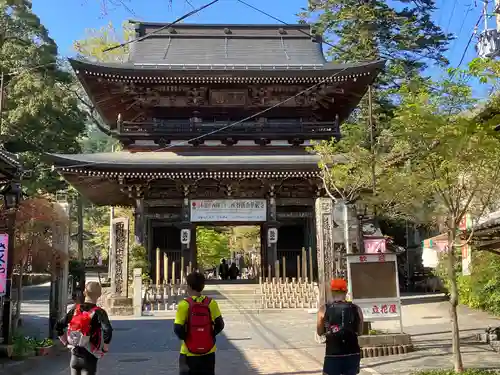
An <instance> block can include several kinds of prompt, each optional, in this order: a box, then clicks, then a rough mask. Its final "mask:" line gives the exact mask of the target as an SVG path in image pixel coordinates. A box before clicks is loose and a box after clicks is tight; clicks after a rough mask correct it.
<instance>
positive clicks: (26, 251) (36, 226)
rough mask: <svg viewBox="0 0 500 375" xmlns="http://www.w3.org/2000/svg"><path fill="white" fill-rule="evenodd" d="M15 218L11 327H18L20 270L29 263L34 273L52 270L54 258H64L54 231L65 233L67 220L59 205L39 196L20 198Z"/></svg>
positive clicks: (21, 274) (20, 289) (21, 297)
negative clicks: (15, 276)
mask: <svg viewBox="0 0 500 375" xmlns="http://www.w3.org/2000/svg"><path fill="white" fill-rule="evenodd" d="M5 213H6V212H3V213H2V214H5ZM15 220H16V222H15V251H14V267H15V269H17V270H18V272H17V281H16V283H17V301H16V304H17V305H16V315H15V317H14V323H13V326H14V327H17V326H18V322H19V319H20V317H21V305H22V300H23V295H22V289H23V288H22V279H23V273H24V272H25V271H26V269H27V266H28V264H29V265H30V266H31V268H32V269H33V270H34V271H35V272H36V271H38V272H43V271H47V270H49V271H52V270H53V268H52V267H53V265H54V263H55V262H56V260H57V257H61V256H62V257H65V254H63V253H62V250H61V249H60V248H57V244H56V242H55V241H54V239H55V238H54V234H56V233H58V234H60V233H67V228H68V219H67V216H66V214H65V213H64V211H63V210H62V209H61V208H60V207H58V206H57V205H55V204H54V203H53V202H51V201H50V200H48V199H46V198H43V197H39V198H30V199H26V200H23V201H22V202H21V203H20V205H19V207H18V209H17V211H16V215H15Z"/></svg>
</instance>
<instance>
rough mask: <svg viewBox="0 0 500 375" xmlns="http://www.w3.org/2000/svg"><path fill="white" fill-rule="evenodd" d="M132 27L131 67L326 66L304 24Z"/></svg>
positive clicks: (318, 41)
mask: <svg viewBox="0 0 500 375" xmlns="http://www.w3.org/2000/svg"><path fill="white" fill-rule="evenodd" d="M134 23H135V26H136V38H139V40H138V41H136V42H133V43H131V45H130V54H129V62H131V63H134V64H136V65H141V64H145V65H185V64H193V65H200V64H201V65H236V66H237V65H244V66H249V67H251V66H253V65H255V66H261V65H286V66H296V67H303V68H306V67H310V68H314V67H316V68H318V67H322V66H323V65H324V64H325V63H326V60H325V57H324V56H323V52H322V42H321V37H319V36H316V35H314V34H312V33H311V30H310V26H309V25H306V24H297V25H272V24H270V25H218V24H217V25H216V24H212V25H210V24H177V25H174V26H171V27H168V28H165V26H167V24H161V23H139V22H134ZM162 28H163V29H162ZM148 34H149V35H148ZM145 35H148V36H147V37H146V38H141V37H144V36H145ZM310 35H312V37H311V36H310Z"/></svg>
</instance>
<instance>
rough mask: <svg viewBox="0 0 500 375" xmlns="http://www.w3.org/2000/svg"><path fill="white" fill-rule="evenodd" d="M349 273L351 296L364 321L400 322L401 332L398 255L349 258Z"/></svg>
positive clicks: (354, 256)
mask: <svg viewBox="0 0 500 375" xmlns="http://www.w3.org/2000/svg"><path fill="white" fill-rule="evenodd" d="M347 273H348V279H349V295H350V296H351V298H352V302H353V303H355V304H356V305H358V306H359V307H360V308H361V310H362V311H363V317H364V319H365V321H368V322H374V321H380V320H399V321H400V325H401V332H402V331H403V326H402V317H401V299H400V295H399V281H398V267H397V257H396V254H393V253H385V254H384V253H379V254H367V253H364V254H350V255H348V256H347Z"/></svg>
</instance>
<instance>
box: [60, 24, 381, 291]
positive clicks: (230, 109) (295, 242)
mask: <svg viewBox="0 0 500 375" xmlns="http://www.w3.org/2000/svg"><path fill="white" fill-rule="evenodd" d="M164 26H165V25H160V24H152V23H147V22H141V23H137V24H136V37H137V38H138V40H137V41H136V42H134V48H131V49H130V54H129V56H128V58H127V61H128V62H127V63H110V64H102V63H98V62H90V61H84V60H80V59H79V60H71V64H72V67H73V69H74V70H75V73H76V75H77V77H78V78H79V80H80V81H81V82H82V84H83V86H84V88H85V90H86V92H87V94H88V96H89V98H90V99H91V100H92V102H93V104H94V105H95V107H96V109H97V110H98V112H99V114H100V115H101V117H102V119H103V122H104V123H105V126H103V127H102V130H103V132H105V133H106V134H108V135H109V136H112V137H114V138H116V139H118V140H119V141H120V142H121V143H122V145H123V146H124V150H123V151H120V152H114V153H100V154H99V153H97V154H79V155H51V157H52V159H53V164H54V165H55V168H56V169H57V170H58V171H59V172H60V173H61V174H62V175H63V176H64V177H65V179H66V180H67V181H68V182H69V183H71V184H72V185H73V186H74V187H75V188H76V189H77V190H78V191H80V192H81V194H83V195H85V196H86V198H87V199H89V200H90V201H92V202H93V203H95V204H98V205H111V206H129V207H130V206H131V207H134V209H135V228H134V233H135V239H136V242H138V243H140V244H143V245H144V246H145V247H146V248H147V249H148V251H149V255H150V260H151V263H152V271H153V279H155V280H156V279H157V278H159V279H160V282H161V280H162V278H164V272H163V267H164V264H165V262H164V258H165V257H166V258H168V262H167V268H168V269H172V263H174V264H175V265H174V267H173V270H174V271H175V273H176V274H179V275H180V272H181V267H182V263H183V264H184V268H186V267H187V266H188V265H189V264H191V266H192V268H196V226H198V225H208V224H210V225H226V224H231V225H235V224H239V225H243V224H246V225H259V226H261V236H262V239H261V246H262V248H261V251H260V255H261V264H262V267H261V271H262V275H263V276H264V277H273V276H276V269H280V267H281V269H282V270H283V259H285V262H284V263H285V264H284V268H285V272H284V273H285V274H286V275H287V276H288V275H289V276H298V268H300V267H297V256H299V257H300V259H302V260H300V261H301V262H305V263H307V264H306V266H305V268H306V269H308V270H310V269H311V268H312V269H313V271H312V274H313V278H314V279H316V278H319V279H320V280H324V278H325V277H330V276H331V274H332V272H333V271H332V267H334V266H340V265H341V263H340V261H339V260H338V259H336V256H335V255H334V254H333V253H332V251H333V249H334V248H335V246H334V244H333V242H332V241H333V240H332V238H331V237H330V239H327V236H329V235H331V231H332V230H334V228H333V226H332V225H333V224H332V223H331V222H329V221H328V220H326V219H325V220H326V221H325V220H324V217H323V216H324V215H323V214H320V213H318V212H324V211H325V210H323V208H325V207H326V206H325V207H323V206H324V205H319V206H318V203H317V202H318V199H320V200H321V199H323V197H325V196H326V192H325V190H324V188H323V182H322V180H321V178H320V171H319V168H318V162H319V157H318V156H317V155H314V154H312V153H310V152H309V151H308V147H309V146H311V145H312V144H313V143H314V142H315V141H321V140H330V139H332V138H336V139H338V138H339V137H340V123H341V122H342V121H344V120H345V119H347V118H348V117H349V115H350V114H351V112H352V111H353V109H354V108H355V107H356V106H357V105H358V103H359V100H360V99H361V98H362V97H363V95H364V94H365V92H366V91H367V88H368V86H369V85H370V84H371V83H372V82H373V81H374V79H375V77H376V76H377V74H378V73H379V72H380V71H381V70H382V69H383V67H384V62H383V61H374V62H364V63H359V64H348V65H342V64H332V63H329V62H327V61H326V60H325V57H324V55H323V50H322V39H321V36H320V35H316V34H314V33H312V34H310V33H309V32H310V31H311V30H310V27H309V26H308V25H189V24H177V25H175V26H172V27H168V28H166V27H164ZM151 32H154V33H155V37H154V38H149V34H148V33H151ZM227 38H230V43H227V41H228V39H227ZM167 44H168V45H169V48H168V49H167V51H166V52H165V53H161V54H158V53H157V51H160V50H164V47H165V45H167ZM278 45H279V46H282V49H280V48H278V47H276V46H278ZM193 46H194V47H193ZM220 51H225V52H223V53H221V52H220ZM160 55H161V56H160ZM207 56H208V57H207ZM201 201H203V202H208V201H211V202H212V204H213V207H215V211H217V210H216V208H217V207H219V206H220V207H223V206H224V205H225V204H227V202H229V201H232V202H233V203H234V204H238V203H237V202H244V204H245V205H246V204H249V205H250V207H251V208H252V207H253V208H254V211H255V212H256V211H258V210H260V216H259V217H256V216H255V215H253V216H252V214H251V212H250V213H249V212H246V214H241V215H239V216H238V215H236V216H235V214H234V210H233V213H231V212H230V211H231V207H229V208H227V207H225V208H224V210H225V211H224V210H222V211H220V210H219V212H218V213H217V214H215V213H214V210H211V211H210V210H208V211H207V212H205V214H210V212H212V214H214V215H215V218H210V217H205V218H201V219H200V217H199V216H198V217H195V216H193V204H194V203H196V202H201ZM257 203H258V204H259V205H263V207H261V206H259V207H260V208H255V207H256V206H255V204H257ZM252 205H253V206H252ZM325 209H326V208H325ZM209 211H210V212H209ZM250 211H251V210H250ZM327 211H328V210H327ZM255 212H254V214H255ZM325 212H326V211H325ZM217 215H219V216H217ZM318 215H319V216H318ZM322 215H323V216H322ZM120 230H121V229H120ZM325 236H326V237H325ZM124 246H125V245H123V246H122V245H120V246H117V249H119V248H120V249H121V248H122V247H124ZM157 248H159V249H160V252H161V254H160V257H159V258H160V259H159V261H158V260H157V256H156V249H157ZM302 248H304V249H305V252H306V254H307V255H305V256H304V255H303V251H302ZM309 249H312V250H309ZM315 249H317V250H318V251H317V252H316V251H315ZM120 251H123V250H120ZM308 252H309V253H308ZM337 258H338V257H337ZM117 260H118V255H117ZM157 262H159V263H160V264H159V271H157V268H158V267H157V264H156V263H157ZM277 262H278V263H279V262H281V266H279V267H276V264H277ZM311 266H312V267H311ZM117 267H118V269H121V266H120V264H119V263H118V264H117ZM182 271H183V272H185V271H186V270H185V269H182ZM305 273H306V272H301V277H302V276H304V274H305ZM122 274H123V271H122ZM121 277H122V278H124V276H121ZM118 284H119V283H118ZM118 284H117V285H116V286H115V289H117V288H118V289H119V288H120V285H118ZM121 293H122V294H123V293H126V291H125V290H123V287H122V289H121Z"/></svg>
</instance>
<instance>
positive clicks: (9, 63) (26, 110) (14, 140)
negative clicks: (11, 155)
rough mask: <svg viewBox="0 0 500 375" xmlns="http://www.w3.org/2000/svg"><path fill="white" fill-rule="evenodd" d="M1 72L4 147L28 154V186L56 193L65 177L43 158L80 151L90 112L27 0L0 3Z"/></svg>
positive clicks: (0, 114) (23, 158) (24, 158)
mask: <svg viewBox="0 0 500 375" xmlns="http://www.w3.org/2000/svg"><path fill="white" fill-rule="evenodd" d="M0 72H1V73H3V81H4V82H3V83H4V84H3V86H4V91H3V94H4V95H3V96H4V100H3V103H2V104H3V105H2V111H1V113H0V116H1V118H0V127H1V134H2V137H3V141H4V144H5V145H6V147H7V148H8V149H10V150H11V151H13V152H23V153H22V160H23V162H24V164H25V167H26V168H27V169H31V170H32V171H33V174H34V177H33V178H32V180H31V181H29V182H26V183H25V186H27V187H28V188H29V190H30V193H34V192H40V191H53V190H57V189H58V188H59V187H60V186H61V183H60V179H59V178H58V177H56V174H55V173H53V172H50V171H49V170H50V168H47V166H45V165H44V164H43V163H42V162H41V159H40V156H41V154H42V153H43V152H68V153H73V152H77V151H78V150H79V144H78V138H79V136H80V135H81V134H82V133H83V132H84V130H85V121H86V114H85V112H83V111H82V110H81V109H80V107H79V102H78V99H77V98H76V96H75V95H73V94H72V87H73V85H74V79H73V77H72V75H71V74H70V73H69V72H67V71H66V70H65V69H64V67H63V65H62V64H61V62H60V61H58V57H57V46H56V43H55V42H54V40H52V39H51V38H50V36H49V34H48V31H47V29H46V28H45V27H44V26H43V25H42V24H41V22H40V20H39V18H38V17H37V16H36V15H35V14H34V13H33V12H32V10H31V2H30V1H28V0H10V1H6V0H3V1H0ZM58 181H59V182H58Z"/></svg>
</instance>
